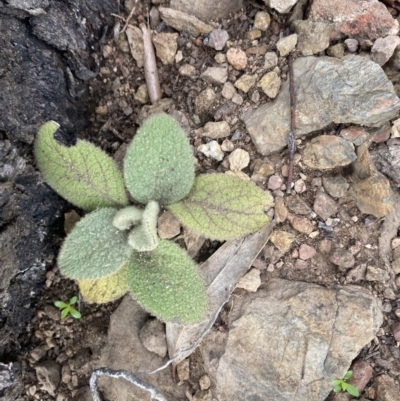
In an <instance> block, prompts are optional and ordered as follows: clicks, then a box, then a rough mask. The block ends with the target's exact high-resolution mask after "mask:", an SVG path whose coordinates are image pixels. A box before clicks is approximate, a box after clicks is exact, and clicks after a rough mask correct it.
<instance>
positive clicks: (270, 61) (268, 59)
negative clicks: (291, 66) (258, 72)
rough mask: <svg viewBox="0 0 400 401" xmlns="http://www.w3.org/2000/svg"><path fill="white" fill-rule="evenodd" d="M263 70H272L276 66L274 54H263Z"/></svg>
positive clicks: (275, 55) (276, 56) (276, 59)
mask: <svg viewBox="0 0 400 401" xmlns="http://www.w3.org/2000/svg"><path fill="white" fill-rule="evenodd" d="M264 60H265V61H264V68H265V69H268V68H273V67H276V66H277V65H278V55H277V54H276V53H275V52H268V53H265V56H264Z"/></svg>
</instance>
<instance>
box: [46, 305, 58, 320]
mask: <svg viewBox="0 0 400 401" xmlns="http://www.w3.org/2000/svg"><path fill="white" fill-rule="evenodd" d="M44 313H45V314H46V315H47V316H48V317H49V318H50V319H53V320H55V321H58V320H60V319H61V314H60V309H57V308H56V307H54V306H53V305H45V306H44Z"/></svg>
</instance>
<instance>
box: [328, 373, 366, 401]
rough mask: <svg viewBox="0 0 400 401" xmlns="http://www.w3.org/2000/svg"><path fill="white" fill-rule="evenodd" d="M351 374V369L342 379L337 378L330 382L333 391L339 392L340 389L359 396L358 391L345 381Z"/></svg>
mask: <svg viewBox="0 0 400 401" xmlns="http://www.w3.org/2000/svg"><path fill="white" fill-rule="evenodd" d="M352 376H353V371H352V370H349V371H348V372H347V373H346V374H345V375H344V376H343V379H337V380H334V381H333V382H332V385H333V391H334V392H335V393H340V392H342V391H344V392H347V393H349V394H350V395H352V396H353V397H359V396H360V393H359V392H358V390H357V389H356V388H355V387H354V386H352V385H351V384H349V383H347V380H349V379H350V378H351V377H352Z"/></svg>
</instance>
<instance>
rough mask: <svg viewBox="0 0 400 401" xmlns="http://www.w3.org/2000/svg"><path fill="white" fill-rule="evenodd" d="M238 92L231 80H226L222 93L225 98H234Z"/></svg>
mask: <svg viewBox="0 0 400 401" xmlns="http://www.w3.org/2000/svg"><path fill="white" fill-rule="evenodd" d="M235 94H236V89H235V87H234V86H233V84H232V83H231V82H225V83H224V86H223V88H222V92H221V95H222V96H223V97H224V98H225V99H232V98H233V96H234V95H235Z"/></svg>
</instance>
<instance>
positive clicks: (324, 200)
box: [313, 192, 338, 220]
mask: <svg viewBox="0 0 400 401" xmlns="http://www.w3.org/2000/svg"><path fill="white" fill-rule="evenodd" d="M313 209H314V211H315V213H317V214H318V216H320V217H321V218H322V219H323V220H326V219H328V217H331V216H332V215H334V214H336V213H337V212H338V206H337V204H336V202H335V200H334V199H332V198H331V197H330V196H329V195H327V194H326V193H324V192H319V193H318V194H317V196H316V197H315V201H314V207H313Z"/></svg>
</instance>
